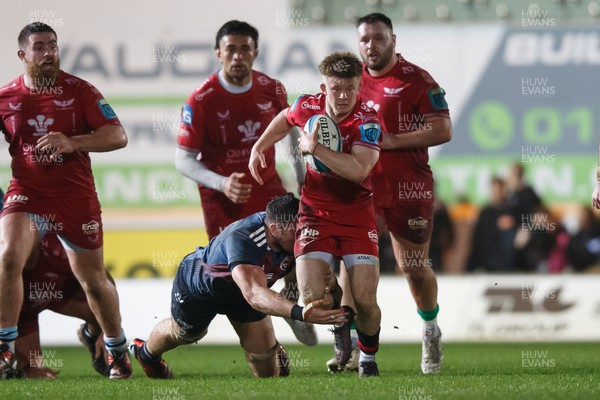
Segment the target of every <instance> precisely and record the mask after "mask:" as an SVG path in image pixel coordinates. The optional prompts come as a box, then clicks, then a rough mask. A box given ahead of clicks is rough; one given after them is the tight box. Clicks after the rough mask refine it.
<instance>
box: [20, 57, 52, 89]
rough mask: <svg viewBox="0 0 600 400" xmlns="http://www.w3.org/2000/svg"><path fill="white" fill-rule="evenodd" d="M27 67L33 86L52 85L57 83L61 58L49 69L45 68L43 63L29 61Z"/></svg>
mask: <svg viewBox="0 0 600 400" xmlns="http://www.w3.org/2000/svg"><path fill="white" fill-rule="evenodd" d="M27 69H28V72H29V76H30V77H31V85H32V86H33V87H37V88H42V87H51V86H54V85H55V84H56V81H57V80H58V77H59V76H60V60H56V61H55V62H54V64H53V68H52V69H49V70H44V69H42V66H41V65H37V64H35V63H29V66H28V67H27Z"/></svg>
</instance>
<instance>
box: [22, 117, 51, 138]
mask: <svg viewBox="0 0 600 400" xmlns="http://www.w3.org/2000/svg"><path fill="white" fill-rule="evenodd" d="M27 123H28V124H29V126H33V127H34V128H35V133H34V134H33V136H44V135H45V134H47V133H48V127H49V126H50V125H52V124H53V123H54V118H46V116H45V115H38V116H37V117H35V119H28V120H27Z"/></svg>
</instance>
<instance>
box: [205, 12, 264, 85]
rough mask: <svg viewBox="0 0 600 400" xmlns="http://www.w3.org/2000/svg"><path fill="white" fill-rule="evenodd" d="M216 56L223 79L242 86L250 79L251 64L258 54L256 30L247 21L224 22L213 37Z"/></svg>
mask: <svg viewBox="0 0 600 400" xmlns="http://www.w3.org/2000/svg"><path fill="white" fill-rule="evenodd" d="M215 51H216V53H217V58H218V59H219V61H220V62H221V64H222V65H223V73H224V75H225V79H226V80H227V81H228V82H229V83H232V84H234V85H238V86H243V85H245V84H247V83H249V82H250V80H251V79H252V65H253V64H254V59H255V58H256V57H257V56H258V30H257V29H256V28H255V27H253V26H252V25H250V24H249V23H247V22H243V21H237V20H232V21H228V22H226V23H225V24H224V25H223V26H222V27H221V28H220V29H219V31H218V32H217V36H216V38H215Z"/></svg>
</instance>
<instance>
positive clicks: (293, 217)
mask: <svg viewBox="0 0 600 400" xmlns="http://www.w3.org/2000/svg"><path fill="white" fill-rule="evenodd" d="M299 206H300V201H299V200H298V199H297V198H295V197H294V195H292V194H291V193H288V194H285V195H283V196H277V197H274V198H273V199H272V200H271V201H270V202H269V204H267V209H266V213H265V224H266V225H267V227H268V230H269V233H270V236H271V237H272V239H273V242H274V243H272V244H271V246H272V247H275V248H277V249H278V250H283V251H285V252H286V253H289V254H292V253H293V252H294V237H295V233H296V226H297V224H298V208H299Z"/></svg>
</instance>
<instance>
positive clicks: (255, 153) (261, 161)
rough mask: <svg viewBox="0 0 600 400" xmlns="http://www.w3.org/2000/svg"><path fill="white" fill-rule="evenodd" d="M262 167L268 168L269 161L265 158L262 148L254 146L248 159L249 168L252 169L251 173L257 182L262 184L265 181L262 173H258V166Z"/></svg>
mask: <svg viewBox="0 0 600 400" xmlns="http://www.w3.org/2000/svg"><path fill="white" fill-rule="evenodd" d="M259 165H260V167H261V168H262V169H265V168H267V161H266V160H265V155H264V153H263V152H262V151H261V150H258V149H256V148H255V147H252V151H250V159H249V160H248V169H249V170H250V174H251V175H252V177H253V178H254V179H255V180H256V182H258V183H260V184H261V185H262V184H263V183H264V182H263V180H262V178H261V176H260V174H259V173H258V166H259Z"/></svg>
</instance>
